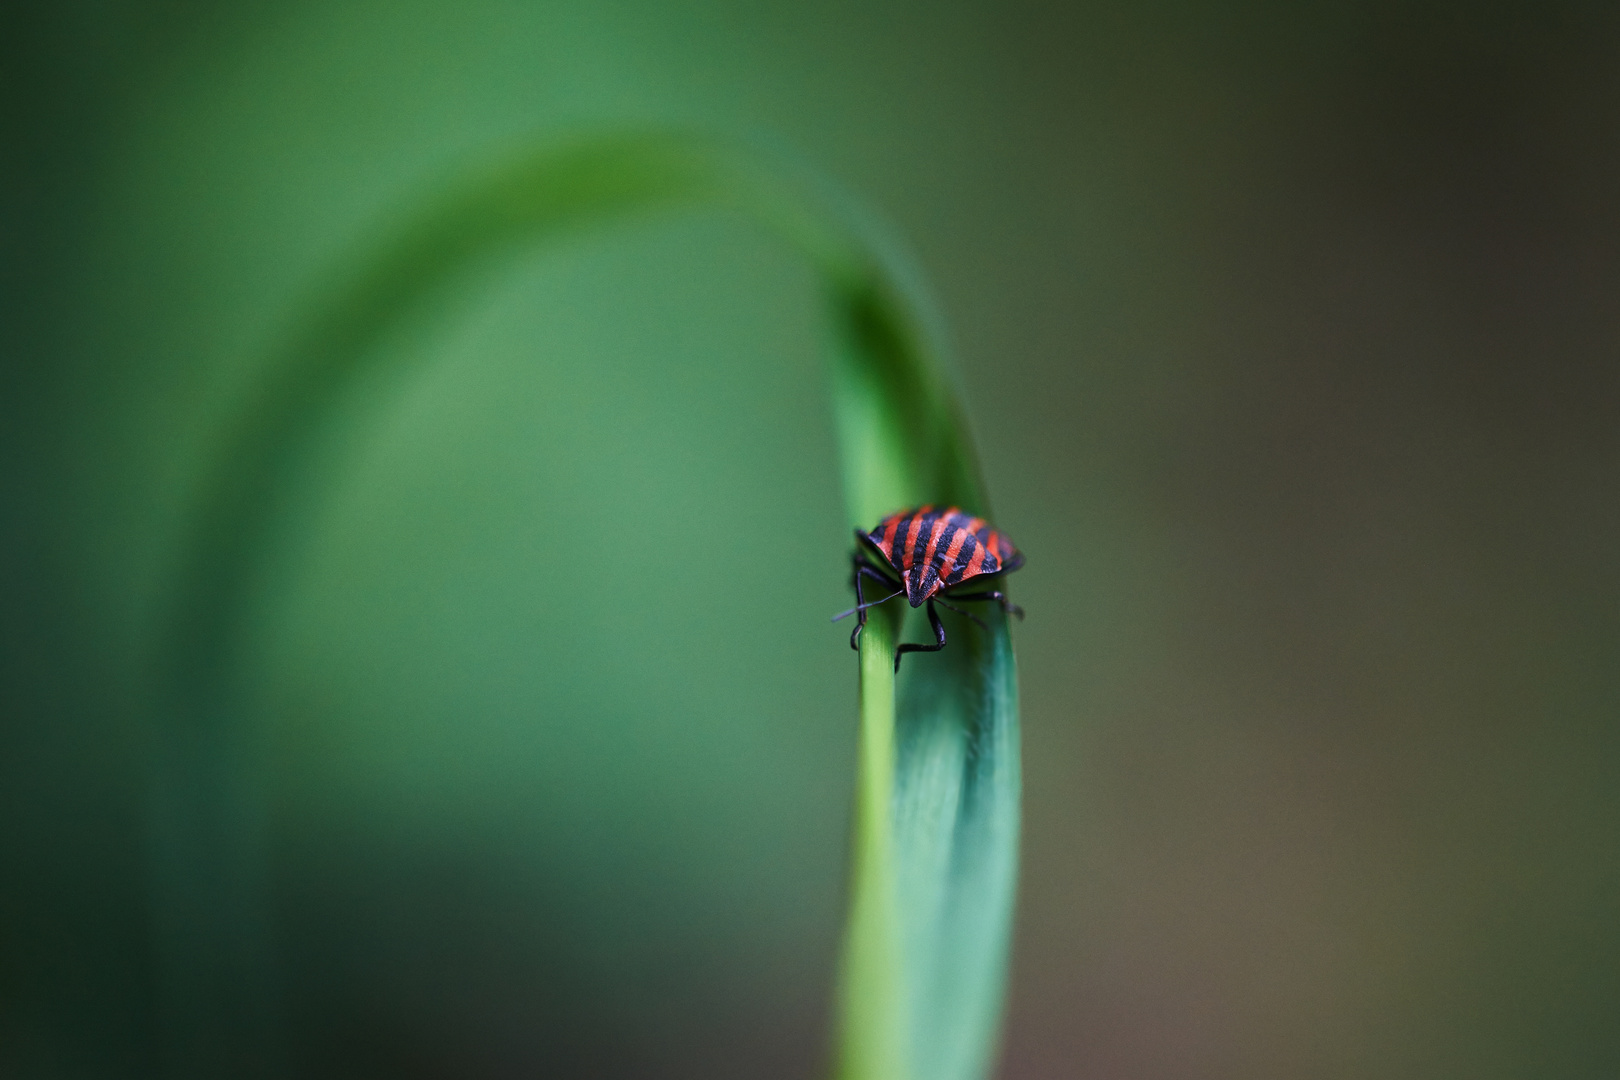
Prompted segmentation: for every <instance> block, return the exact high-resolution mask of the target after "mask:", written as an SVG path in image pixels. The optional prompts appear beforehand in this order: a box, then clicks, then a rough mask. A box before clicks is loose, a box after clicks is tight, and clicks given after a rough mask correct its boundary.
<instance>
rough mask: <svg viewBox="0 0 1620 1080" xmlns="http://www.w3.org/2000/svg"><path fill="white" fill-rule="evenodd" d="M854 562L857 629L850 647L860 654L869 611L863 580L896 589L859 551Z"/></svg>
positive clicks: (886, 598)
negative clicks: (867, 610)
mask: <svg viewBox="0 0 1620 1080" xmlns="http://www.w3.org/2000/svg"><path fill="white" fill-rule="evenodd" d="M852 562H853V563H854V569H855V629H854V630H852V631H850V634H849V647H850V648H852V649H854V650H855V651H856V652H860V651H861V631H862V630H864V629H865V628H866V609H867V606H868V605H867V603H866V596H865V595H864V594H863V592H862V590H861V579H862V578H872V579H874V580H876V581H878V582H879V583H881V584H883V585H886V586H888V587H890V588H893V587H894V583H893V582H891V581H890V580H889V579H888V578H886V577H884V576H883V575H882V574H880V573H878V572H877V571H876V570H875V569H873V568H872V566H871V564H869V563H868V562H867V561H866V560H865V559H864V558H863V557H862V556H861V553H860V552H859V551H856V552H855V556H854V558H853V560H852ZM899 595H900V594H899V593H893V594H891V595H890V596H886V597H884V598H883V599H884V600H892V599H893V598H894V597H896V596H899ZM882 602H883V600H879V601H878V603H880V604H881V603H882ZM839 617H840V618H842V616H839Z"/></svg>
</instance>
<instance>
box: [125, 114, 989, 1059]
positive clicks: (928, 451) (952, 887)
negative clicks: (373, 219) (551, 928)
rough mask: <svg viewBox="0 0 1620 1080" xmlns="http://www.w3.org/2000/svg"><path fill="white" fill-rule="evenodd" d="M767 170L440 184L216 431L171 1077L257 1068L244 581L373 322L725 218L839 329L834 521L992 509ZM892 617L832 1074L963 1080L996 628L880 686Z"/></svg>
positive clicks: (914, 375)
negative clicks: (807, 288)
mask: <svg viewBox="0 0 1620 1080" xmlns="http://www.w3.org/2000/svg"><path fill="white" fill-rule="evenodd" d="M805 189H806V185H804V184H799V183H792V182H789V181H788V180H786V179H785V178H784V177H783V176H782V174H781V172H780V170H775V169H771V168H768V167H766V166H765V165H763V164H762V163H760V162H759V161H757V160H756V159H753V158H751V157H748V156H746V155H742V154H739V153H735V152H732V151H730V150H727V149H725V148H722V147H719V146H716V145H715V144H713V143H710V142H707V141H705V140H702V139H697V138H692V137H687V136H671V135H650V136H634V137H621V138H615V139H607V140H601V141H597V142H592V143H587V144H581V145H579V146H575V147H573V148H568V149H562V150H555V151H548V152H546V153H543V154H540V155H537V156H534V157H530V158H526V159H520V160H517V161H514V162H512V163H510V164H508V165H506V166H504V167H502V168H499V169H496V170H493V171H490V172H486V173H483V174H480V175H475V176H472V177H469V178H468V179H466V180H464V181H463V182H461V183H460V184H458V185H455V186H453V187H451V188H450V189H448V190H446V191H445V192H443V193H442V194H441V195H440V196H439V197H438V198H437V199H435V200H432V201H430V202H429V203H428V204H427V205H426V207H425V208H424V209H423V210H422V211H421V212H420V213H418V214H417V215H416V216H415V217H414V218H413V223H412V224H411V225H409V226H408V227H406V228H405V229H403V230H401V231H400V232H399V234H398V236H397V239H395V240H394V241H393V242H392V243H390V244H388V245H386V246H385V247H383V248H382V250H381V251H380V253H379V254H377V255H376V256H374V257H373V258H371V259H369V260H366V261H363V262H362V263H361V265H360V269H359V271H358V272H357V273H356V274H355V276H354V277H353V278H352V279H351V283H350V284H349V285H347V286H346V287H343V288H339V289H335V290H333V291H332V292H331V293H330V294H328V295H329V302H328V303H327V304H326V305H325V307H324V308H323V309H322V310H321V311H319V312H317V313H316V315H315V316H314V317H313V318H312V320H311V322H310V323H309V325H308V328H307V329H306V331H305V333H304V334H303V335H302V336H301V337H300V338H298V339H296V340H295V341H294V343H293V345H292V346H291V348H289V349H288V351H287V352H286V353H285V354H284V355H283V356H281V357H280V358H279V359H278V361H277V362H276V363H274V364H273V365H272V369H271V372H270V379H271V381H270V383H269V384H268V385H267V387H266V388H265V389H264V390H263V391H262V392H261V393H260V395H259V396H258V398H257V399H256V400H255V401H254V402H253V403H252V405H251V407H250V408H249V409H248V410H247V412H246V414H245V415H244V416H243V418H242V419H241V421H240V422H239V423H238V424H237V425H235V426H234V427H233V428H232V430H231V434H230V438H229V441H228V444H227V445H226V446H225V447H223V448H222V450H221V452H220V454H219V455H218V456H217V458H216V459H215V460H216V465H215V468H214V470H213V472H212V474H211V479H210V481H209V482H208V484H207V485H206V486H205V487H204V488H203V490H202V491H201V492H200V494H199V497H198V503H197V512H196V516H195V518H194V521H193V525H192V527H191V531H190V533H189V534H188V542H187V546H186V548H185V549H184V551H183V552H182V555H181V558H182V562H181V572H180V576H179V587H178V588H177V590H176V592H175V596H176V604H177V606H176V609H175V611H174V621H173V625H172V627H171V630H170V633H169V635H168V637H167V638H165V639H164V640H165V651H164V653H163V656H162V658H161V659H162V662H163V664H164V667H163V668H162V670H161V674H162V685H163V689H164V697H163V702H164V707H163V712H162V716H163V717H164V719H165V721H166V722H165V723H164V724H163V725H162V726H161V727H162V732H161V734H162V738H161V739H160V745H159V746H158V747H157V755H156V764H155V773H154V775H155V784H154V800H153V840H154V843H153V852H154V885H155V890H156V895H155V897H154V900H155V905H156V908H157V911H158V919H157V925H156V929H155V933H156V937H157V942H158V949H159V952H160V954H161V957H162V963H163V966H164V972H165V974H164V978H163V982H164V986H163V991H164V992H163V998H164V1001H163V1005H162V1008H163V1010H164V1013H165V1018H166V1024H167V1030H168V1037H167V1043H168V1047H167V1049H168V1052H169V1067H170V1071H171V1072H173V1073H176V1074H181V1075H199V1076H200V1075H226V1074H228V1073H230V1072H231V1071H232V1070H233V1068H234V1067H235V1066H236V1065H239V1064H240V1063H241V1062H243V1061H245V1060H247V1059H249V1058H254V1059H258V1060H260V1061H261V1062H262V1061H264V1060H266V1059H267V1058H269V1057H272V1056H273V1055H270V1054H269V1053H268V1052H267V1050H266V1045H267V1044H270V1043H273V1041H274V1038H273V1034H272V1031H273V1028H274V1024H275V1021H274V1014H275V1003H274V1000H273V998H274V992H273V989H263V986H264V985H267V983H265V984H261V990H262V992H261V993H258V994H255V993H254V992H253V991H252V990H251V989H249V990H244V989H243V987H244V984H245V983H252V982H253V980H244V979H243V978H242V976H241V973H242V971H243V970H244V969H247V970H255V969H262V968H265V967H266V966H273V965H272V964H271V963H270V961H269V960H268V959H267V957H265V956H264V955H263V953H264V952H265V949H266V946H265V944H264V938H263V932H262V921H263V920H262V917H261V916H260V915H256V914H255V912H258V911H259V910H260V908H261V907H262V903H263V901H262V898H261V897H258V896H257V894H259V893H261V892H262V876H263V872H264V870H263V857H262V844H263V841H262V837H261V836H259V835H258V832H257V831H256V830H258V829H259V828H260V826H258V825H256V824H255V819H254V815H253V813H252V810H251V806H250V805H248V801H250V797H249V796H247V795H245V794H243V793H245V792H250V791H251V790H252V788H253V784H252V778H251V777H250V776H246V775H244V774H245V773H246V771H248V770H249V766H247V765H246V764H245V763H244V762H245V758H244V756H243V755H242V754H241V753H240V748H239V746H238V744H237V742H236V740H235V738H234V736H233V733H232V732H231V731H230V725H229V723H228V722H227V721H226V720H225V719H224V717H226V716H227V715H228V712H227V711H226V710H225V709H224V708H223V707H222V701H223V695H224V693H225V681H226V679H227V677H228V673H229V671H230V670H231V668H232V666H233V664H234V663H235V662H236V658H235V657H234V656H233V650H234V648H235V644H234V641H235V637H234V635H233V630H235V629H236V624H237V621H238V615H239V612H240V610H241V607H242V605H243V603H244V596H243V591H244V588H245V582H246V581H247V580H248V578H249V576H250V575H249V571H250V570H251V568H252V567H254V566H255V565H257V564H258V562H259V560H260V559H261V558H262V557H263V555H264V552H263V550H262V549H263V547H264V546H265V545H266V544H267V543H268V542H269V541H268V538H269V537H270V535H271V534H272V530H271V528H270V526H271V524H272V520H273V518H274V516H275V514H276V512H277V507H278V500H279V498H280V496H281V495H282V493H283V491H284V489H285V487H286V486H287V485H288V483H289V481H290V480H292V479H294V478H295V477H294V476H292V475H290V474H294V473H296V472H297V470H298V467H299V462H300V459H301V457H302V455H303V452H304V450H305V449H306V447H307V444H308V442H309V441H310V440H311V439H312V438H313V437H314V436H315V434H316V432H317V431H318V430H319V429H320V427H321V425H322V423H323V421H324V420H325V419H326V417H327V414H328V412H329V411H330V410H331V409H332V408H333V407H334V405H335V403H336V402H337V401H338V400H339V398H340V397H341V395H342V394H343V392H344V391H345V390H346V388H348V387H349V386H351V385H353V384H354V383H355V381H356V380H357V379H358V378H360V377H361V376H362V375H363V374H364V373H365V372H366V371H368V370H369V369H370V368H371V367H373V366H375V365H379V364H384V363H387V362H388V360H389V357H388V356H387V354H386V353H385V351H383V350H378V349H376V348H374V347H373V346H374V344H375V343H376V342H377V340H378V339H379V338H380V336H381V335H382V334H384V332H386V331H387V330H388V329H389V328H391V327H392V326H394V325H396V324H397V323H398V322H399V321H400V320H402V319H403V318H405V317H407V316H408V315H409V314H411V313H412V312H413V311H416V310H417V309H418V308H419V307H420V306H421V305H422V303H423V302H424V301H425V300H427V299H428V298H430V297H431V296H432V295H433V294H435V293H436V292H437V291H438V290H439V289H441V288H442V287H443V286H444V285H445V283H447V282H448V281H449V280H451V279H452V278H454V277H455V276H456V275H457V273H458V272H459V271H461V270H463V269H464V268H466V267H467V266H468V265H469V264H472V263H474V262H476V261H478V260H482V259H485V258H488V257H489V256H491V255H493V254H496V253H499V252H501V251H503V250H509V249H512V248H515V247H518V246H520V245H528V244H534V243H537V242H541V241H545V240H548V239H552V238H556V237H558V236H562V235H566V234H569V233H571V232H573V231H576V230H578V229H581V228H584V227H587V226H597V225H601V224H603V223H606V222H609V221H612V220H616V219H622V218H625V217H628V216H630V215H633V214H638V213H647V212H652V211H658V210H669V209H673V208H679V207H693V206H698V205H707V206H714V205H719V206H725V207H730V208H733V209H735V210H737V211H739V212H741V213H743V214H746V215H747V216H750V217H752V218H754V219H756V220H758V221H760V222H761V223H762V224H764V225H765V226H767V227H768V228H770V229H772V230H774V231H775V232H777V233H778V234H779V235H781V236H782V237H783V238H784V239H785V240H787V241H788V242H789V243H790V244H791V245H792V246H794V247H795V248H796V249H797V250H799V251H800V252H802V253H803V254H804V255H805V256H806V257H807V258H808V260H809V261H810V262H811V264H812V265H813V266H814V267H815V269H816V270H817V272H818V275H819V277H820V279H821V281H822V283H823V285H824V287H825V289H826V292H827V296H828V300H829V315H830V324H831V327H832V331H833V332H832V335H831V342H832V349H831V352H832V359H833V366H834V373H835V379H834V385H835V395H834V397H835V414H836V417H837V422H838V431H839V440H840V444H841V454H842V464H843V474H844V484H845V492H846V498H847V505H848V510H849V522H850V524H851V525H852V526H857V527H870V526H871V525H872V524H874V523H875V522H876V521H877V520H878V519H879V518H881V517H882V516H883V515H885V514H887V513H890V512H893V511H895V510H898V509H902V508H904V507H909V506H914V505H918V504H921V503H940V504H955V505H957V506H960V507H962V508H963V509H965V510H969V511H972V512H975V513H979V514H985V513H987V512H988V505H987V503H986V500H985V498H984V494H983V491H982V486H981V484H980V482H979V479H978V475H977V468H976V465H975V463H974V459H973V455H972V451H971V444H970V439H969V436H968V433H967V428H966V425H965V422H964V420H963V417H962V413H961V410H960V409H959V407H958V406H957V404H956V402H955V399H954V396H953V395H952V393H951V392H950V389H949V387H948V386H947V384H946V383H945V381H944V379H943V376H942V374H941V372H940V369H939V366H938V363H937V361H936V360H935V354H936V352H937V350H936V349H935V348H934V347H932V346H931V344H930V337H929V335H928V334H927V333H926V326H925V323H924V322H923V320H922V318H921V317H920V314H919V305H918V304H917V303H916V302H915V301H914V299H913V298H912V297H911V296H909V295H908V294H907V292H906V291H905V290H904V289H903V288H902V287H901V285H900V279H899V277H898V275H897V274H896V273H895V272H894V270H893V268H892V266H891V265H890V264H889V263H888V262H887V261H886V260H885V259H883V258H882V257H880V254H879V251H878V248H877V246H876V245H875V244H874V243H873V241H872V239H871V237H870V236H869V232H868V231H867V230H863V229H859V228H855V227H853V226H851V225H849V224H847V219H848V217H849V215H848V214H847V213H841V212H835V211H834V210H833V209H832V208H829V207H828V206H827V205H825V204H824V202H818V201H815V200H812V199H810V198H809V197H807V196H806V195H805V194H804V191H805ZM904 615H905V611H904V608H903V607H902V605H899V604H895V605H888V606H885V607H882V608H877V609H874V611H873V613H872V618H871V620H870V622H869V625H868V628H867V630H866V632H865V634H864V635H863V639H862V651H861V656H860V665H859V666H860V694H859V703H860V765H859V770H860V775H859V780H858V787H857V792H858V794H857V807H856V825H855V842H854V873H853V878H852V895H851V906H850V915H849V924H848V930H847V935H846V943H845V950H844V960H843V970H842V977H841V996H840V1002H841V1004H840V1012H839V1037H838V1046H837V1070H838V1075H839V1076H840V1077H843V1078H845V1080H911V1078H917V1080H923V1078H927V1080H969V1078H973V1077H979V1076H983V1075H985V1074H986V1072H987V1071H988V1069H989V1066H990V1062H991V1058H992V1056H993V1052H994V1048H995V1041H996V1033H997V1029H998V1025H999V1020H1000V1010H1001V1002H1002V997H1003V985H1004V980H1005V969H1006V956H1007V945H1008V931H1009V928H1010V924H1011V914H1012V903H1013V893H1014V880H1015V876H1016V867H1017V845H1018V802H1019V769H1018V719H1017V716H1018V707H1017V702H1018V698H1017V688H1016V678H1015V669H1014V663H1013V656H1012V648H1011V643H1010V638H1009V634H1008V629H1007V624H1006V619H1005V617H1004V616H1003V615H1001V614H1000V613H999V612H992V613H990V614H987V615H986V616H985V619H986V624H987V628H980V627H978V626H976V625H974V624H973V623H971V622H969V621H967V620H963V619H960V618H958V617H955V616H950V615H947V616H946V618H947V619H949V620H951V622H950V627H949V633H950V639H951V644H950V647H949V648H947V649H946V650H944V651H943V652H942V653H939V654H936V655H930V656H928V657H927V658H926V659H924V658H918V659H915V660H914V661H913V662H912V663H910V664H908V665H906V667H905V670H904V671H903V672H902V673H901V674H900V675H899V676H898V677H896V675H895V674H894V672H893V668H892V657H893V652H894V646H895V643H896V641H897V640H898V638H899V635H900V633H901V631H902V629H903V625H902V624H903V622H904Z"/></svg>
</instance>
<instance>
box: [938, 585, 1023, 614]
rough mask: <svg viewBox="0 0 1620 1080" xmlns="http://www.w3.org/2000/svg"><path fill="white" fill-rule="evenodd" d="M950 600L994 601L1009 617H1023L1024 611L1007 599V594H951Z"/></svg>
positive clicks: (992, 591) (994, 591) (991, 592)
mask: <svg viewBox="0 0 1620 1080" xmlns="http://www.w3.org/2000/svg"><path fill="white" fill-rule="evenodd" d="M951 599H952V600H994V601H995V602H996V603H998V604H1000V605H1001V610H1002V611H1005V612H1006V613H1007V614H1009V615H1016V616H1018V617H1019V618H1020V619H1022V618H1023V617H1024V609H1023V608H1021V607H1019V606H1018V605H1017V604H1015V603H1013V602H1012V601H1011V600H1008V599H1007V594H1006V593H1003V592H997V591H996V590H994V589H992V590H991V591H990V592H974V593H952V594H951Z"/></svg>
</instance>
